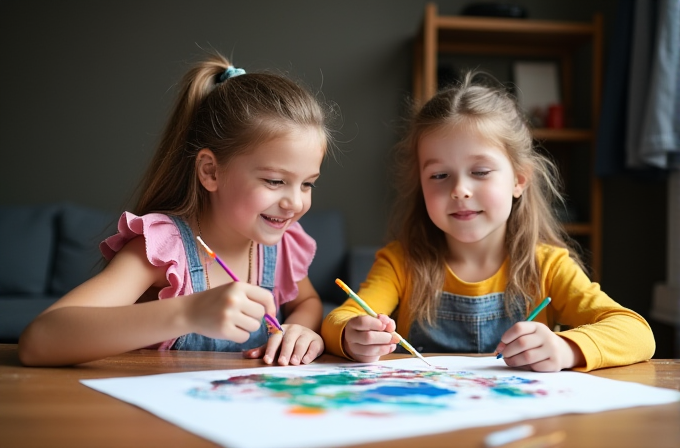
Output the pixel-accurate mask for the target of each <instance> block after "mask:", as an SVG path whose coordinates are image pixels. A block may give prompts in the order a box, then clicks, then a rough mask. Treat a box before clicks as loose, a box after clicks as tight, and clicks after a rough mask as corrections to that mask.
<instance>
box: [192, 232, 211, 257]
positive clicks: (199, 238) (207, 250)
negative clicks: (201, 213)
mask: <svg viewBox="0 0 680 448" xmlns="http://www.w3.org/2000/svg"><path fill="white" fill-rule="evenodd" d="M196 239H197V240H198V242H199V243H201V245H202V246H203V249H205V251H206V252H208V255H210V256H211V257H213V258H215V252H213V251H212V249H211V248H209V247H208V245H207V244H205V243H204V242H203V240H202V239H201V237H200V236H197V237H196Z"/></svg>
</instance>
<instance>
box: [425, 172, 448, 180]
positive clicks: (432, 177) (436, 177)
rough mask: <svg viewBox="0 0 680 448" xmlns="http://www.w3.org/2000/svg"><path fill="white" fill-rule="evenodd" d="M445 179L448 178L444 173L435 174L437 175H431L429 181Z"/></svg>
mask: <svg viewBox="0 0 680 448" xmlns="http://www.w3.org/2000/svg"><path fill="white" fill-rule="evenodd" d="M447 177H449V175H448V174H445V173H437V174H433V175H431V176H430V179H434V180H441V179H446V178H447Z"/></svg>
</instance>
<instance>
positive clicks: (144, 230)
mask: <svg viewBox="0 0 680 448" xmlns="http://www.w3.org/2000/svg"><path fill="white" fill-rule="evenodd" d="M140 235H141V236H143V237H144V241H145V246H146V258H147V259H148V260H149V263H151V264H152V265H153V266H164V267H165V268H166V271H165V278H166V279H167V280H168V283H169V286H166V287H165V288H163V289H161V290H160V292H159V293H158V298H159V299H168V298H170V297H177V296H179V295H188V294H191V293H192V292H193V289H192V287H191V279H190V278H189V277H188V275H189V274H188V270H187V269H186V263H187V260H186V255H185V252H184V246H183V244H182V237H181V235H180V233H179V229H177V226H176V225H175V223H174V222H173V221H172V219H171V218H170V217H168V216H166V215H163V214H160V213H149V214H148V215H144V216H136V215H134V214H132V213H129V212H125V213H123V214H122V215H121V217H120V219H119V220H118V233H116V234H115V235H113V236H110V237H108V238H106V239H105V240H104V241H102V242H101V243H100V244H99V250H101V252H102V255H104V258H106V259H107V260H111V259H112V258H113V257H114V256H115V255H116V253H117V252H118V251H120V250H121V249H122V248H123V246H125V245H126V244H127V243H128V242H129V241H130V240H132V239H133V238H136V237H138V236H140Z"/></svg>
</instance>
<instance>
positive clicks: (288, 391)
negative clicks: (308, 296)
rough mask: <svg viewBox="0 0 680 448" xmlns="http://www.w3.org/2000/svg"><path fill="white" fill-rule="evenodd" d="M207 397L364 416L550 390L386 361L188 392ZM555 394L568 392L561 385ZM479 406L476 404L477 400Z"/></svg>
mask: <svg viewBox="0 0 680 448" xmlns="http://www.w3.org/2000/svg"><path fill="white" fill-rule="evenodd" d="M187 393H188V394H189V395H190V396H192V397H196V398H201V399H207V400H224V401H229V402H234V403H236V402H239V401H243V400H246V401H248V402H253V401H254V400H257V401H260V402H263V403H264V402H267V401H271V400H276V401H279V402H283V403H285V404H286V405H288V406H289V408H288V411H287V413H288V414H290V415H316V414H321V413H325V412H348V413H351V414H357V415H364V416H387V415H394V414H396V413H433V412H437V411H441V410H443V409H456V408H459V409H460V408H464V407H469V406H470V405H471V404H470V403H467V401H469V400H473V401H489V400H506V399H525V400H526V399H540V398H543V397H546V396H548V394H549V391H548V390H547V388H546V387H545V385H543V384H542V383H541V381H540V380H537V379H528V378H524V377H521V376H517V375H515V374H512V373H511V374H508V375H500V376H483V375H479V374H475V373H474V372H470V371H455V372H449V371H441V370H429V369H427V370H406V369H397V368H392V367H388V366H383V365H360V366H356V365H355V366H342V367H335V368H333V369H332V370H330V371H329V370H328V369H323V370H321V371H318V372H315V371H314V370H311V371H310V372H309V374H308V375H304V376H301V375H299V372H296V373H295V374H294V375H289V374H287V373H286V371H285V370H283V369H280V370H278V371H275V373H253V374H249V375H238V376H231V377H229V378H225V379H220V380H214V381H211V383H210V385H209V386H204V387H197V388H194V389H191V390H189V391H188V392H187ZM551 393H553V394H563V393H568V391H567V390H564V389H563V388H560V390H558V391H551ZM475 404H476V403H475Z"/></svg>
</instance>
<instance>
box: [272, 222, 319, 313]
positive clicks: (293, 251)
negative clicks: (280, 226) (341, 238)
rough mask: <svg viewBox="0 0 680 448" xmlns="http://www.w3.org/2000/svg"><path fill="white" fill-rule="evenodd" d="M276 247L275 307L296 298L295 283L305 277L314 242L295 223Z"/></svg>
mask: <svg viewBox="0 0 680 448" xmlns="http://www.w3.org/2000/svg"><path fill="white" fill-rule="evenodd" d="M278 246H279V247H278V250H277V252H276V276H275V285H276V287H275V288H274V299H275V300H276V305H277V307H279V306H281V305H283V304H284V303H286V302H290V301H291V300H294V299H296V298H297V296H298V287H297V282H299V281H300V280H302V279H304V278H305V277H307V272H308V270H309V265H311V264H312V260H313V259H314V255H315V254H316V241H314V239H313V238H312V237H311V236H309V235H307V233H305V231H304V230H303V229H302V226H301V225H300V224H299V223H297V222H296V223H294V224H293V225H291V226H290V227H289V228H288V230H286V233H284V234H283V238H282V239H281V241H280V242H279V244H278Z"/></svg>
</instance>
